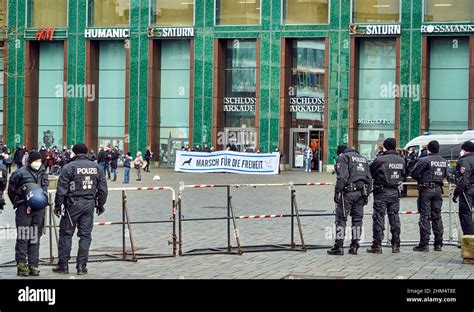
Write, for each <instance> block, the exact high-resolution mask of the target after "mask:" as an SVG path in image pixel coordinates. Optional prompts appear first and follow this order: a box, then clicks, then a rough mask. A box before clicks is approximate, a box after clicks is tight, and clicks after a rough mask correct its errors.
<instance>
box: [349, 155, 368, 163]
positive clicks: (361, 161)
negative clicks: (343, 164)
mask: <svg viewBox="0 0 474 312" xmlns="http://www.w3.org/2000/svg"><path fill="white" fill-rule="evenodd" d="M351 159H352V161H353V162H358V163H364V164H366V163H367V159H365V158H364V157H357V156H352V157H351Z"/></svg>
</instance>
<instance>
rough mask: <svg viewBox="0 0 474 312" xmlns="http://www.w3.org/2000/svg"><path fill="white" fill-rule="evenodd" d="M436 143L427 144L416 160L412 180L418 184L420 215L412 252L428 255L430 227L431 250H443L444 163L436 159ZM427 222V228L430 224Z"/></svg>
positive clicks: (445, 166) (437, 144)
mask: <svg viewBox="0 0 474 312" xmlns="http://www.w3.org/2000/svg"><path fill="white" fill-rule="evenodd" d="M438 152H439V143H438V141H430V142H429V143H428V154H427V156H425V157H422V158H420V159H419V160H418V162H417V163H416V165H415V167H414V168H413V172H412V174H411V176H412V178H413V179H415V180H416V181H417V182H418V212H419V213H420V222H419V223H418V224H419V225H420V243H419V245H418V246H415V247H413V251H425V252H426V251H429V247H428V243H429V241H430V233H431V226H432V227H433V233H434V236H435V241H434V250H436V251H441V249H442V247H443V220H442V219H441V206H442V205H443V197H442V194H443V181H444V179H445V178H446V175H447V169H448V163H447V161H446V160H445V159H444V158H443V157H441V156H439V155H438ZM430 221H431V224H430Z"/></svg>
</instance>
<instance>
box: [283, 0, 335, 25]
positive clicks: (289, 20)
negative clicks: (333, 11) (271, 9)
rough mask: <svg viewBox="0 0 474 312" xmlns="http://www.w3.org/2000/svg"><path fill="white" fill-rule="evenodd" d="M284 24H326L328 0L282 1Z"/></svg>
mask: <svg viewBox="0 0 474 312" xmlns="http://www.w3.org/2000/svg"><path fill="white" fill-rule="evenodd" d="M283 2H284V7H283V23H284V24H300V25H302V24H328V20H329V0H313V1H301V0H284V1H283Z"/></svg>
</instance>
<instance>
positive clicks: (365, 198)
mask: <svg viewBox="0 0 474 312" xmlns="http://www.w3.org/2000/svg"><path fill="white" fill-rule="evenodd" d="M368 204H369V196H364V206H367V205H368Z"/></svg>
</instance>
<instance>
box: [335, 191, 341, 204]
mask: <svg viewBox="0 0 474 312" xmlns="http://www.w3.org/2000/svg"><path fill="white" fill-rule="evenodd" d="M334 202H335V203H336V204H339V203H340V202H341V193H335V194H334Z"/></svg>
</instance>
